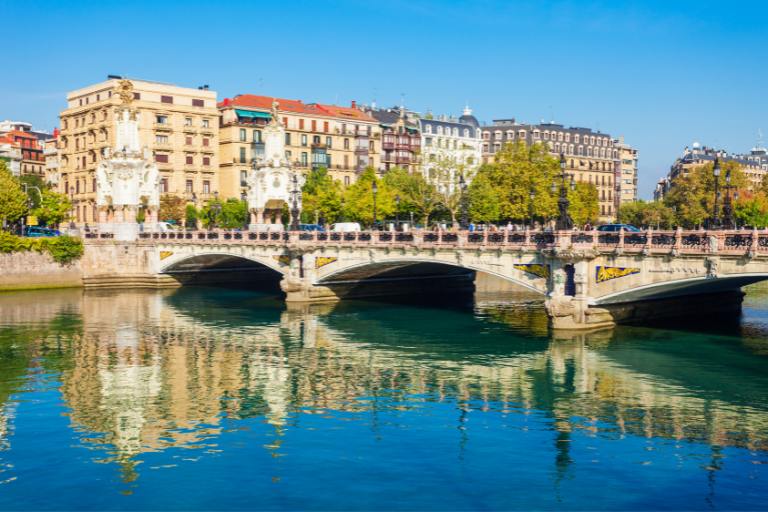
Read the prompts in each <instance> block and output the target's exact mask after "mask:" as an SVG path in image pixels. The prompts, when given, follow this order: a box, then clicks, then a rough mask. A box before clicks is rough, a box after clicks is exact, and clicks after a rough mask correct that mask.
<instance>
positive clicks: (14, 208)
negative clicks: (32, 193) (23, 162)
mask: <svg viewBox="0 0 768 512" xmlns="http://www.w3.org/2000/svg"><path fill="white" fill-rule="evenodd" d="M26 213H27V195H26V194H25V193H24V191H23V190H22V189H21V185H20V184H19V181H18V180H17V179H16V178H15V177H14V176H13V175H12V174H11V171H10V170H8V167H7V166H6V165H5V162H3V161H2V160H0V224H1V225H2V227H3V228H5V227H6V226H7V225H8V224H9V223H12V222H16V221H17V220H19V219H20V218H21V217H22V216H23V215H25V214H26Z"/></svg>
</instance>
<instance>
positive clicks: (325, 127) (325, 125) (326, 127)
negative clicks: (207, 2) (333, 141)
mask: <svg viewBox="0 0 768 512" xmlns="http://www.w3.org/2000/svg"><path fill="white" fill-rule="evenodd" d="M323 131H324V132H325V133H328V121H323ZM328 145H329V146H330V144H328Z"/></svg>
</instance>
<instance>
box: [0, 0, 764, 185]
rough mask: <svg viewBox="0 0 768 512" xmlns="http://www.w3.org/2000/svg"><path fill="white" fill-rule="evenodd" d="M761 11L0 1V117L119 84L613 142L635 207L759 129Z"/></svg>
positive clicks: (45, 118)
mask: <svg viewBox="0 0 768 512" xmlns="http://www.w3.org/2000/svg"><path fill="white" fill-rule="evenodd" d="M766 15H768V2H762V3H760V2H728V3H724V2H704V1H700V2H689V1H679V0H675V1H647V2H622V1H618V0H617V1H613V2H588V1H585V2H577V1H563V2H543V1H542V2H535V1H525V2H517V1H508V2H503V1H493V0H487V1H479V2H437V1H424V2H416V1H406V0H387V1H382V2H353V1H338V2H328V3H321V2H303V1H294V2H256V1H253V2H240V3H236V2H213V1H210V0H209V1H207V2H198V1H195V0H189V1H185V2H173V1H166V2H145V1H134V2H126V1H120V2H116V1H110V0H105V1H99V2H76V1H72V2H53V1H38V2H19V1H18V0H13V1H11V0H0V19H2V20H3V23H2V27H3V36H4V37H3V41H4V42H5V45H4V46H5V48H4V50H5V51H4V52H3V63H4V65H3V74H2V80H0V118H11V119H17V120H28V121H31V122H33V123H34V124H35V125H37V126H39V127H41V128H44V129H51V128H53V127H54V126H56V124H57V114H58V112H59V111H60V110H61V109H62V108H63V107H64V104H65V94H66V92H67V91H69V90H72V89H76V88H78V87H82V86H85V85H88V84H91V83H94V82H97V81H100V80H102V79H104V78H105V77H106V75H107V74H123V75H128V76H132V77H136V78H146V79H153V80H159V81H164V82H171V83H175V84H178V85H185V86H197V85H200V84H210V86H211V88H212V89H214V90H216V91H217V92H218V93H219V97H220V98H223V97H226V96H233V95H235V94H238V93H246V92H251V93H263V94H268V95H276V96H283V97H289V98H299V99H303V100H306V101H321V102H338V103H340V104H347V103H348V102H349V101H350V100H352V99H356V100H357V101H359V102H366V103H367V102H370V101H371V100H373V99H376V101H377V103H378V104H379V105H392V104H399V102H400V98H401V96H402V97H404V98H405V103H406V105H407V106H408V107H410V108H412V109H414V110H417V111H424V110H426V109H431V110H432V111H433V112H435V113H455V114H458V113H460V110H461V108H462V107H463V106H464V104H465V102H466V103H468V104H469V105H470V106H471V107H472V108H473V109H474V111H475V114H476V115H477V117H478V118H479V119H480V120H481V121H491V120H492V119H497V118H508V117H514V118H516V119H518V120H520V121H525V122H537V121H540V120H554V121H556V122H560V123H563V124H566V125H572V126H587V127H592V128H596V129H599V130H601V131H604V132H607V133H610V134H611V135H614V136H618V135H623V136H624V137H625V139H626V140H627V142H629V143H630V144H632V145H634V146H636V147H637V148H638V149H639V150H640V189H641V195H643V196H646V197H647V196H649V194H650V192H651V191H652V189H653V185H654V183H655V182H656V180H657V179H658V178H659V177H660V176H662V175H664V173H665V172H666V169H667V168H668V167H669V165H670V164H671V163H672V161H673V160H674V158H675V157H676V156H677V155H678V154H679V153H680V152H681V151H682V149H683V148H684V147H685V146H686V145H690V144H691V143H692V142H693V141H700V142H701V143H704V144H708V145H715V146H718V147H723V148H725V149H727V150H729V151H734V152H736V151H738V152H742V151H748V150H749V149H750V148H751V147H752V146H753V145H755V142H756V139H757V131H758V129H762V130H763V131H764V132H766V133H768V101H767V100H768V66H766V49H768V29H766V19H768V17H767V16H766Z"/></svg>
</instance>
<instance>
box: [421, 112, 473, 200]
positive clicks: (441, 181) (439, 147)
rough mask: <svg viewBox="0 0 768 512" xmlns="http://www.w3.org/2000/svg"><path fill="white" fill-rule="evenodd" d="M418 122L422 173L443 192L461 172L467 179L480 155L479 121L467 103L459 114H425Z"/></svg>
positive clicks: (451, 187) (456, 181)
mask: <svg viewBox="0 0 768 512" xmlns="http://www.w3.org/2000/svg"><path fill="white" fill-rule="evenodd" d="M419 125H420V129H421V145H422V148H423V155H422V172H423V173H424V177H425V178H426V179H427V180H428V181H429V182H431V183H433V184H434V185H435V186H436V187H437V188H438V189H439V190H440V191H441V192H444V193H453V192H454V190H455V189H456V187H457V186H458V184H459V180H460V177H462V176H463V178H464V179H465V180H466V182H467V183H469V182H470V181H471V180H472V177H473V176H474V174H475V171H476V170H477V168H478V167H479V166H480V163H481V157H482V152H481V146H482V135H481V130H480V123H478V121H477V119H476V118H475V116H473V115H472V111H471V110H470V109H469V107H467V108H465V109H464V112H463V114H462V116H461V117H459V118H455V117H451V116H447V115H442V116H433V115H431V114H427V115H426V116H424V117H423V118H422V119H420V120H419Z"/></svg>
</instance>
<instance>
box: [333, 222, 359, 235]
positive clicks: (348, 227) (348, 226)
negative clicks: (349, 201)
mask: <svg viewBox="0 0 768 512" xmlns="http://www.w3.org/2000/svg"><path fill="white" fill-rule="evenodd" d="M331 231H333V232H334V233H352V232H356V231H360V223H359V222H337V223H336V224H331Z"/></svg>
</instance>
